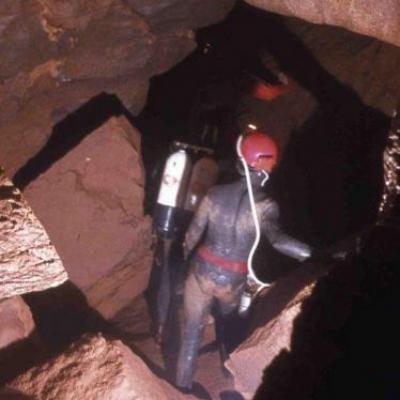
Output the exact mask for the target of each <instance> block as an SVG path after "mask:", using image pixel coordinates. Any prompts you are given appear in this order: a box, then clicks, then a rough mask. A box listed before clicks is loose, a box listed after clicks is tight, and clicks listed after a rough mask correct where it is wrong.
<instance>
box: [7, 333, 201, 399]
mask: <svg viewBox="0 0 400 400" xmlns="http://www.w3.org/2000/svg"><path fill="white" fill-rule="evenodd" d="M8 388H9V389H12V390H16V391H17V392H18V393H21V394H23V395H25V396H30V397H29V398H33V399H35V400H76V399H80V400H127V399H138V400H147V399H148V400H153V399H154V400H155V399H157V400H184V399H188V400H189V399H194V398H193V397H191V396H185V395H183V394H181V393H180V392H178V391H177V390H176V389H174V388H173V387H172V386H171V385H169V384H168V383H167V382H166V381H163V380H161V379H159V378H157V377H156V376H155V375H154V374H153V373H152V372H151V371H150V370H149V369H148V367H147V366H146V365H145V363H144V362H143V361H142V360H141V359H140V358H139V357H138V356H136V355H135V354H133V353H132V352H131V350H130V349H129V348H128V347H126V346H125V345H124V344H123V343H121V342H120V341H108V340H106V339H104V337H102V336H100V335H98V336H87V337H84V338H82V339H81V340H80V341H78V342H76V343H74V344H73V345H71V347H70V348H69V349H68V350H67V351H65V352H64V353H63V354H61V355H60V356H58V357H56V358H53V359H52V360H50V361H48V362H47V363H45V364H43V365H41V366H38V367H34V368H32V369H30V370H29V371H28V372H26V373H25V374H23V375H21V376H20V377H18V378H17V379H16V380H14V381H13V382H11V383H10V384H9V385H8Z"/></svg>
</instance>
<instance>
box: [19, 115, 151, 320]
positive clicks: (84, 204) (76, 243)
mask: <svg viewBox="0 0 400 400" xmlns="http://www.w3.org/2000/svg"><path fill="white" fill-rule="evenodd" d="M143 186H144V176H143V167H142V160H141V155H140V136H139V133H138V132H137V131H136V130H135V129H134V128H133V127H132V126H131V125H130V124H129V122H128V121H127V120H126V119H125V118H124V117H118V118H116V117H113V118H111V119H110V120H108V121H107V122H106V123H105V124H103V125H102V126H101V127H99V128H98V129H96V130H95V131H94V132H92V133H91V134H90V135H89V136H88V137H86V138H85V139H84V140H82V142H81V143H80V144H79V145H78V146H76V147H75V148H74V149H73V150H72V151H70V152H69V153H67V154H66V155H65V156H64V157H62V158H61V159H59V160H58V161H57V162H56V163H54V164H53V165H52V166H51V167H50V168H49V169H48V170H47V171H46V172H45V173H43V174H42V175H40V176H39V178H38V179H36V180H35V181H33V182H32V183H30V184H29V185H28V186H27V188H26V190H25V195H26V197H27V198H28V199H29V201H30V202H31V204H32V207H33V208H34V210H35V212H36V213H37V215H38V217H39V218H40V220H41V221H42V223H43V224H44V225H45V226H46V229H47V231H48V232H49V234H50V235H51V237H52V240H53V242H54V244H55V246H56V248H57V250H58V251H59V254H60V256H61V257H62V259H63V261H64V265H65V266H66V269H67V271H68V272H69V275H70V279H71V281H72V282H73V283H74V284H76V285H77V286H78V288H80V289H81V290H83V292H84V293H85V295H86V296H87V298H88V302H89V304H90V305H92V306H93V307H95V308H96V310H98V311H99V312H101V313H102V314H103V316H105V317H109V316H111V315H112V314H113V313H115V312H116V311H117V310H118V309H121V308H122V307H124V306H125V305H126V304H127V303H128V302H129V301H131V300H132V299H134V298H135V297H136V296H137V295H138V294H140V293H141V292H142V291H143V290H144V289H145V288H146V286H147V280H148V276H149V271H150V264H151V258H152V256H151V251H150V244H151V232H150V225H151V221H150V218H149V217H146V216H144V215H143V198H144V189H143Z"/></svg>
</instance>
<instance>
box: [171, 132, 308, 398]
mask: <svg viewBox="0 0 400 400" xmlns="http://www.w3.org/2000/svg"><path fill="white" fill-rule="evenodd" d="M239 147H240V151H241V154H242V156H243V159H244V161H245V162H246V163H247V165H248V171H249V178H250V181H249V182H248V183H250V185H251V190H252V192H253V195H254V201H255V206H256V209H257V214H258V215H259V220H260V227H261V230H262V232H263V233H264V234H265V235H266V236H267V238H268V240H269V241H270V242H271V244H272V246H273V247H274V248H275V249H277V250H278V251H279V252H281V253H283V254H285V255H287V256H289V257H293V258H295V259H297V260H299V261H304V260H306V259H308V258H310V256H311V254H312V249H311V247H310V246H309V245H307V244H305V243H303V242H301V241H299V240H296V239H294V238H292V237H290V236H288V235H287V234H285V233H284V232H283V231H282V228H281V226H280V224H279V206H278V204H277V203H276V201H274V200H273V199H272V198H271V197H270V196H269V195H267V194H266V192H265V191H264V183H265V182H266V181H267V179H268V177H269V174H270V173H271V172H272V170H273V169H274V168H275V166H276V163H277V159H278V149H277V146H276V144H275V142H274V141H273V140H272V139H271V138H270V137H269V136H267V135H266V134H264V133H261V132H252V133H249V134H248V135H247V136H245V137H244V138H243V140H242V142H241V144H240V145H239ZM241 174H242V175H245V174H243V171H242V173H241ZM248 183H246V179H245V177H244V176H242V178H241V179H239V180H238V181H236V182H233V183H230V184H224V185H217V186H214V187H213V188H211V189H210V190H209V192H208V194H207V195H206V196H205V197H204V199H203V200H202V203H201V205H200V207H199V209H198V210H197V212H196V214H195V216H194V218H193V220H192V222H191V224H190V227H189V229H188V231H187V233H186V235H185V241H184V255H185V258H186V259H187V258H188V256H189V255H191V253H192V252H193V251H194V250H195V248H196V251H195V254H194V256H193V257H192V258H191V262H190V264H191V269H190V272H189V275H188V278H187V280H186V282H185V289H184V316H185V322H184V331H183V338H182V343H181V348H180V352H179V357H178V365H177V375H176V384H177V386H178V387H180V388H181V389H182V390H184V391H190V389H191V387H192V381H193V375H194V371H195V364H196V359H197V355H198V350H199V345H200V342H201V338H202V334H203V330H204V327H205V324H206V320H207V316H208V313H209V311H210V309H211V306H212V305H213V303H214V301H216V302H217V304H218V306H219V309H220V312H221V313H222V315H229V314H230V313H232V312H233V311H234V310H235V309H236V308H237V306H238V304H239V301H240V298H241V295H242V293H243V291H244V289H245V286H246V282H247V275H248V267H247V257H248V255H249V253H250V249H251V247H252V245H253V242H254V231H255V228H254V222H253V219H252V214H251V205H250V201H251V200H250V196H249V189H250V187H248V186H249V185H248Z"/></svg>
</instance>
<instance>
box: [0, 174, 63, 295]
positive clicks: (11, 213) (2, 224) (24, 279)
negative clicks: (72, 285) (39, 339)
mask: <svg viewBox="0 0 400 400" xmlns="http://www.w3.org/2000/svg"><path fill="white" fill-rule="evenodd" d="M0 250H1V251H0V299H3V298H7V297H11V296H15V295H20V294H24V293H29V292H33V291H39V290H45V289H48V288H51V287H55V286H58V285H61V284H62V283H63V282H65V281H66V280H67V273H66V271H65V269H64V267H63V264H62V262H61V260H60V258H59V256H58V254H57V252H56V250H55V248H54V246H53V244H52V243H51V242H50V240H49V237H48V236H47V233H46V231H45V229H44V228H43V226H42V225H41V223H40V222H39V221H38V219H37V218H36V216H35V215H34V214H33V212H32V210H31V209H30V207H29V206H28V203H27V202H26V201H25V199H24V198H23V197H22V195H21V193H20V192H19V191H18V190H17V189H16V188H15V187H14V186H13V185H12V183H11V181H9V180H8V179H7V178H6V177H5V176H4V175H3V174H2V172H1V171H0Z"/></svg>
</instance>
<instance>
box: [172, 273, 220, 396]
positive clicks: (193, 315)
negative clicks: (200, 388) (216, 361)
mask: <svg viewBox="0 0 400 400" xmlns="http://www.w3.org/2000/svg"><path fill="white" fill-rule="evenodd" d="M198 279H206V278H203V277H196V275H195V272H193V271H192V272H191V273H190V274H189V277H188V279H187V281H186V284H185V292H184V311H185V315H184V316H185V323H184V330H183V337H182V344H181V348H180V352H179V357H178V366H177V374H176V384H177V386H179V387H181V388H185V389H190V388H191V386H192V381H193V375H194V371H195V368H196V361H197V356H198V351H199V346H200V342H201V339H202V335H203V331H204V326H205V317H206V315H207V313H208V312H209V309H210V305H211V302H212V299H213V297H212V294H211V293H208V292H204V291H203V290H202V289H201V287H200V285H199V282H198Z"/></svg>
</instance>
